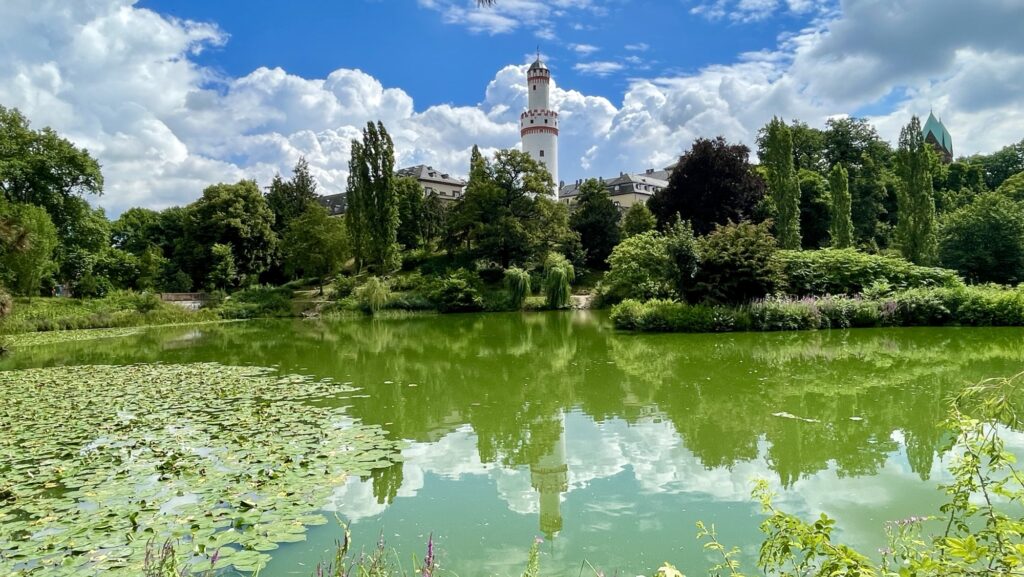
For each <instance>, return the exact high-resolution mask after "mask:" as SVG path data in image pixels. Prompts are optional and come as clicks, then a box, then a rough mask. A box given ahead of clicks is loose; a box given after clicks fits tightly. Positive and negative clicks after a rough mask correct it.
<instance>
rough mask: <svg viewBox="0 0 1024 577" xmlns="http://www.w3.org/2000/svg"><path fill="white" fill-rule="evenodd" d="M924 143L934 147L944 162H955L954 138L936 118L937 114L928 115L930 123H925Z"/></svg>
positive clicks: (923, 130)
mask: <svg viewBox="0 0 1024 577" xmlns="http://www.w3.org/2000/svg"><path fill="white" fill-rule="evenodd" d="M922 132H924V141H925V142H927V143H928V144H931V145H932V148H934V149H935V152H937V153H939V158H941V159H942V162H944V163H946V164H949V163H950V162H953V137H952V136H950V135H949V131H948V130H946V125H944V124H942V121H941V120H939V119H938V118H935V114H933V113H931V112H929V113H928V121H927V122H925V123H924V128H923V129H922Z"/></svg>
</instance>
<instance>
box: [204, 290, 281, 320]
mask: <svg viewBox="0 0 1024 577" xmlns="http://www.w3.org/2000/svg"><path fill="white" fill-rule="evenodd" d="M291 296H292V291H291V290H290V289H287V288H284V287H271V286H265V285H257V286H253V287H249V288H247V289H243V290H240V291H238V292H236V293H234V294H232V295H231V297H230V298H228V299H227V300H226V301H225V302H224V304H223V305H221V308H220V314H221V316H223V317H224V318H229V319H254V318H265V317H289V316H292V302H291Z"/></svg>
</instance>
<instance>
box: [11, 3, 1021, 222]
mask: <svg viewBox="0 0 1024 577" xmlns="http://www.w3.org/2000/svg"><path fill="white" fill-rule="evenodd" d="M420 3H421V4H422V5H423V6H424V7H425V8H427V9H428V11H433V12H436V13H438V14H440V15H441V17H442V18H446V17H447V16H445V14H447V13H448V12H446V10H449V9H453V8H459V7H462V8H465V7H467V6H469V5H468V4H465V3H462V2H456V1H454V0H452V1H449V0H420ZM512 4H517V5H518V4H522V6H523V10H524V11H525V12H524V14H527V15H529V14H534V15H536V16H537V19H534V20H530V21H531V22H551V21H552V20H553V19H555V18H560V17H563V16H559V15H560V14H563V15H564V14H571V13H573V11H575V10H590V11H595V10H597V9H598V6H597V3H594V2H590V1H588V0H553V1H551V2H541V1H540V0H517V2H499V4H498V5H499V6H501V5H504V6H506V8H505V9H501V10H506V12H502V11H501V10H498V11H497V12H494V11H490V12H486V14H492V15H496V16H502V15H503V14H506V13H507V10H510V8H509V6H511V5H512ZM769 4H772V5H777V6H776V10H790V11H794V10H795V11H801V10H802V11H810V10H818V11H819V12H820V13H821V14H823V15H822V16H820V17H816V18H815V20H814V21H813V22H812V23H811V24H810V25H808V26H807V28H805V29H803V30H798V31H795V32H793V33H789V34H786V35H784V36H783V37H781V38H780V40H779V43H778V45H777V46H776V47H774V48H771V49H768V50H762V51H760V52H754V53H747V54H742V55H740V56H737V58H736V59H735V60H734V61H731V62H723V63H721V64H713V65H708V66H705V67H703V68H701V69H699V70H697V71H696V72H687V73H672V74H670V73H663V74H661V75H660V76H655V77H643V76H637V77H634V78H631V79H628V85H627V87H626V89H625V90H624V91H623V93H622V94H621V97H616V98H615V99H608V98H606V97H603V96H595V95H591V94H586V93H583V92H581V91H578V90H572V89H571V88H566V83H567V82H568V83H571V82H572V76H573V73H575V74H580V75H582V74H591V75H598V77H601V76H602V75H604V76H607V77H609V78H620V79H621V78H622V76H623V75H625V74H629V73H632V74H637V73H639V72H641V71H642V70H643V68H642V67H640V66H639V65H637V64H636V62H640V61H639V60H637V59H636V58H633V59H630V58H629V57H627V58H624V59H622V60H621V61H615V60H602V61H593V62H579V63H576V64H575V65H574V66H572V68H573V70H568V69H567V68H565V67H561V68H560V67H559V66H557V62H555V63H553V68H554V70H553V72H554V79H555V81H554V84H553V91H552V99H553V104H554V105H555V107H556V108H557V109H558V110H559V113H560V115H561V123H560V124H561V130H562V132H561V136H560V147H561V150H560V152H561V154H560V158H561V166H560V173H561V174H562V175H563V177H564V178H565V179H566V180H573V179H576V178H581V177H586V176H610V175H614V174H617V173H618V171H622V170H642V169H644V168H652V167H662V166H665V165H667V164H669V163H671V162H672V161H673V160H674V159H675V158H676V157H677V156H678V155H679V154H680V153H682V152H683V151H685V150H686V149H687V148H688V147H689V146H690V144H691V143H692V142H693V140H694V139H695V138H697V137H701V136H704V137H713V136H716V135H723V136H725V137H726V138H728V139H730V140H733V141H740V142H744V143H746V144H748V145H751V144H752V143H753V142H754V137H755V136H756V133H757V130H758V128H759V127H760V126H762V125H763V124H764V123H765V122H767V121H768V120H769V119H770V118H771V117H772V116H773V115H780V116H783V117H785V118H800V119H802V120H804V121H806V122H808V123H810V124H812V125H819V126H820V125H822V124H823V123H824V121H825V120H826V119H827V118H829V117H832V116H836V115H843V114H853V113H857V111H858V110H860V109H869V110H882V111H883V112H882V113H880V114H877V115H875V116H874V117H872V118H870V120H871V121H873V122H875V123H876V124H877V126H878V127H879V129H880V131H881V132H882V135H883V136H885V137H887V138H889V139H894V138H895V137H896V135H897V134H898V133H899V128H900V127H901V126H902V125H903V124H905V123H906V122H907V120H908V119H909V117H910V115H911V114H919V115H921V114H927V112H928V110H929V109H934V110H935V112H936V114H939V115H941V116H942V117H943V120H944V122H945V123H946V125H947V126H948V127H949V128H950V131H951V132H952V133H953V137H954V141H955V145H956V152H957V153H962V154H970V153H974V152H990V151H992V150H995V149H997V148H999V147H1000V146H1003V145H1005V144H1008V143H1011V142H1015V141H1018V140H1020V138H1021V134H1024V109H1022V108H1021V107H1020V106H1019V95H1020V94H1021V92H1022V90H1024V84H1022V80H1021V79H1022V78H1024V43H1021V42H1020V36H1019V30H1017V28H1018V27H1019V26H1018V25H1019V23H1020V22H1024V3H1021V2H1008V1H1006V0H976V1H975V2H972V3H970V4H969V5H968V4H967V3H964V2H961V1H960V0H885V1H883V0H843V1H842V2H841V4H839V5H838V7H836V6H833V5H830V3H827V2H818V1H812V0H789V1H787V2H783V1H781V0H780V1H778V2H775V3H772V2H765V1H764V0H746V1H745V2H743V3H742V5H743V6H745V7H747V8H751V9H752V8H754V7H756V6H762V7H763V6H768V5H769ZM723 5H725V6H728V7H732V8H735V7H736V6H739V5H740V4H737V3H734V2H730V3H726V4H723ZM824 10H829V11H828V12H827V13H826V12H824ZM474 13H475V12H474ZM516 14H517V17H516V19H515V24H514V26H517V27H519V26H523V22H524V21H526V20H527V19H528V18H527V16H524V15H522V14H520V13H519V12H516ZM0 22H4V23H5V25H4V26H2V27H0V49H2V50H3V53H4V58H2V59H0V104H3V105H5V106H14V107H17V108H19V109H21V110H22V111H23V112H24V113H25V114H26V115H27V116H28V117H29V118H30V119H32V121H33V122H34V124H35V125H36V126H47V125H48V126H52V127H53V128H55V129H56V130H58V131H59V132H60V133H62V134H64V135H66V136H68V137H69V138H70V139H72V140H73V141H74V142H76V143H77V144H79V145H81V146H85V147H87V148H88V149H89V150H90V151H91V152H92V153H93V154H94V155H96V156H97V158H98V159H99V160H100V162H101V163H102V165H103V170H104V175H105V177H106V191H105V194H104V196H103V197H101V198H100V199H99V201H98V202H99V203H100V204H102V205H103V206H105V207H107V208H108V209H109V210H110V211H111V213H113V214H116V213H118V212H120V211H121V210H124V209H125V208H127V207H129V206H134V205H143V206H149V207H153V208H160V207H164V206H169V205H172V204H182V203H187V202H190V201H192V200H193V199H195V198H196V197H198V195H199V194H200V192H201V191H202V189H203V188H204V187H205V186H206V185H208V184H210V183H214V182H219V181H235V180H238V179H240V178H256V179H257V180H258V181H259V182H260V183H261V184H264V185H265V184H266V183H267V182H268V181H269V179H270V178H271V177H272V176H273V174H274V173H275V172H287V171H288V170H289V169H290V167H291V166H292V165H293V164H294V163H295V161H296V160H297V159H298V158H299V156H302V155H304V156H306V158H307V159H308V160H309V162H310V164H311V167H312V170H313V172H314V174H315V176H316V177H317V178H318V180H319V182H320V184H321V188H322V190H323V191H324V192H325V193H333V192H340V191H342V190H343V189H344V186H345V179H346V176H347V163H348V156H349V146H350V142H351V140H352V139H353V138H355V137H357V136H358V135H359V133H360V130H361V129H362V127H363V126H365V124H366V122H368V121H376V120H382V121H383V122H384V123H385V125H386V126H387V127H388V130H389V131H390V132H391V133H392V136H393V137H394V140H395V148H396V154H397V156H398V159H397V160H398V163H399V164H400V165H409V164H413V163H421V162H422V163H428V164H432V165H434V166H436V167H437V168H440V169H442V170H446V171H449V172H452V173H455V174H463V175H464V174H465V173H466V172H467V169H468V159H469V151H470V149H471V148H472V146H473V145H474V144H477V145H479V146H480V147H481V148H482V149H483V150H485V151H493V150H495V149H498V148H508V147H515V146H518V143H519V131H518V118H519V114H520V112H521V111H522V110H523V109H524V108H525V106H526V86H525V66H524V65H509V66H505V67H503V68H502V69H500V70H497V71H496V72H495V74H494V77H493V79H492V80H491V81H490V82H489V83H488V84H487V85H486V86H481V87H480V90H481V92H480V98H481V100H480V101H479V102H477V103H475V104H471V105H453V104H439V105H433V106H423V105H422V104H421V105H417V104H418V103H416V102H414V100H413V98H412V96H410V94H409V93H408V92H406V91H405V90H404V89H403V88H402V87H395V86H385V85H384V84H383V83H382V82H381V81H380V80H378V79H377V78H375V77H373V76H372V75H370V74H367V73H366V72H364V71H360V70H354V69H339V70H335V71H333V72H331V73H330V74H328V75H327V76H326V77H325V78H305V77H302V76H299V75H296V74H293V73H291V72H289V71H287V70H284V69H280V68H265V67H261V68H257V69H255V70H253V71H251V72H250V73H248V74H246V75H244V76H241V77H225V76H223V75H221V74H218V73H215V72H214V71H212V70H210V69H207V68H204V67H203V66H200V65H198V64H197V63H196V62H195V55H196V54H197V53H200V52H202V51H203V50H206V49H207V48H209V47H211V46H218V45H222V44H224V43H226V42H230V38H229V36H228V34H227V32H226V31H224V30H221V29H220V28H219V27H218V26H217V25H216V24H212V23H201V22H192V21H187V20H179V19H174V18H171V17H168V16H165V15H161V14H158V13H156V12H153V11H151V10H147V9H144V8H140V7H138V6H137V4H136V2H135V1H134V0H90V1H88V2H86V1H82V2H63V1H59V0H44V1H30V0H7V1H5V2H3V3H0ZM467 25H468V24H467ZM509 25H512V24H509ZM736 26H742V24H737V25H736ZM490 30H491V31H492V32H493V31H496V30H497V28H492V29H490ZM940 40H941V41H940ZM625 48H626V50H627V52H629V53H632V54H634V55H635V54H637V53H639V52H643V51H644V50H646V49H647V48H648V47H647V46H646V45H644V44H632V45H628V46H626V47H625ZM627 65H629V67H628V68H627ZM879 102H882V103H884V106H879V104H878V103H879Z"/></svg>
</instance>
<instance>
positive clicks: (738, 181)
mask: <svg viewBox="0 0 1024 577" xmlns="http://www.w3.org/2000/svg"><path fill="white" fill-rule="evenodd" d="M764 194H765V184H764V181H763V180H762V179H761V177H760V176H759V175H758V174H757V173H756V172H755V171H754V170H753V167H752V166H751V164H750V149H749V148H747V147H746V146H744V145H742V144H729V143H728V142H726V140H725V139H724V138H722V137H718V138H715V139H713V140H707V139H704V138H700V139H697V141H696V142H694V143H693V147H692V148H691V149H690V150H689V151H687V152H686V154H684V155H683V156H682V157H681V158H680V159H679V164H678V165H677V166H676V168H675V170H673V171H672V175H671V176H670V177H669V183H668V186H667V187H666V188H664V189H662V190H660V191H658V192H656V193H655V194H654V196H653V197H652V198H651V199H650V201H648V204H647V207H648V208H649V209H650V210H651V212H652V213H654V216H655V218H656V219H657V221H658V227H659V228H664V227H666V226H668V225H670V224H671V223H673V222H675V219H676V218H677V215H678V217H679V218H682V219H683V220H688V221H690V223H691V224H692V225H693V229H694V231H696V232H697V234H701V235H703V234H707V233H709V232H711V231H712V230H714V228H715V226H716V225H719V224H725V223H727V222H729V221H733V222H739V221H742V220H748V219H750V218H752V217H753V215H754V211H755V208H756V207H757V205H758V203H760V202H761V200H762V198H763V197H764Z"/></svg>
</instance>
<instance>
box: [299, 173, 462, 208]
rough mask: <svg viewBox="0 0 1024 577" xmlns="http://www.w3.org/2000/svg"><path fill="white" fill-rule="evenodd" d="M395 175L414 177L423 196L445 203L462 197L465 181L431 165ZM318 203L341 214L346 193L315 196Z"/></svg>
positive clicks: (344, 206)
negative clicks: (420, 187)
mask: <svg viewBox="0 0 1024 577" xmlns="http://www.w3.org/2000/svg"><path fill="white" fill-rule="evenodd" d="M395 176H407V177H410V178H415V179H416V182H419V183H420V186H422V187H423V196H424V197H429V196H431V195H434V196H437V198H439V199H441V200H442V201H444V202H445V203H446V204H447V203H452V202H455V201H457V200H461V199H462V193H463V191H464V190H465V188H466V181H465V180H462V179H461V178H458V177H455V176H452V175H450V174H448V173H447V172H442V171H440V170H437V169H435V168H434V167H433V166H427V165H425V164H417V165H416V166H410V167H408V168H402V169H399V170H396V171H395ZM317 201H319V202H320V205H321V206H323V207H324V208H326V209H327V212H328V213H329V214H330V215H331V216H341V215H343V214H345V209H346V208H348V193H345V192H339V193H338V194H329V195H326V196H321V197H319V198H317Z"/></svg>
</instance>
